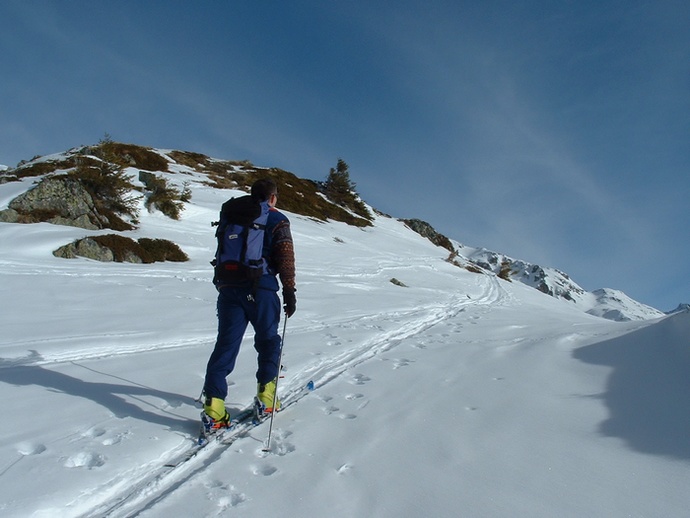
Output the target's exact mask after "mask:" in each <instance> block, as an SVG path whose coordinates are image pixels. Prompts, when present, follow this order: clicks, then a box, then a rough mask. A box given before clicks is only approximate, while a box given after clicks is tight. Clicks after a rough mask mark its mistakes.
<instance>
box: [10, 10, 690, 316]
mask: <svg viewBox="0 0 690 518" xmlns="http://www.w3.org/2000/svg"><path fill="white" fill-rule="evenodd" d="M0 20H2V30H0V45H1V46H2V52H1V53H0V70H1V71H2V80H0V99H1V101H0V102H1V103H2V109H1V110H0V163H2V164H6V165H9V166H14V165H16V164H17V162H19V161H20V160H22V159H30V158H32V157H33V156H34V155H44V154H50V153H54V152H59V151H64V150H66V149H69V148H72V147H74V146H78V145H82V144H92V143H96V142H98V141H99V140H100V139H101V138H103V136H104V135H105V134H106V133H107V134H109V135H110V136H111V137H112V138H113V139H114V140H117V141H121V142H133V143H136V144H141V145H146V146H153V147H163V148H176V149H183V150H189V151H196V152H201V153H205V154H208V155H210V156H213V157H217V158H223V159H248V160H251V161H252V162H253V163H255V164H256V165H261V166H275V167H281V168H283V169H287V170H289V171H292V172H294V173H295V174H297V175H298V176H301V177H304V178H312V179H315V180H322V179H325V177H326V175H327V174H328V171H329V169H330V168H331V167H334V166H335V164H336V161H337V159H338V158H343V159H344V160H345V161H346V162H347V163H348V164H349V166H350V173H351V177H352V180H353V181H354V182H356V184H357V188H358V191H359V192H360V194H361V195H362V197H363V198H364V199H365V200H366V201H368V202H369V203H371V204H372V205H373V206H375V207H376V208H378V209H380V210H382V211H384V212H387V213H389V214H391V215H393V216H396V217H416V218H420V219H424V220H426V221H428V222H429V223H431V224H432V225H433V226H434V227H435V228H436V229H437V230H439V231H440V232H442V233H444V234H446V235H448V236H449V237H451V238H454V239H456V240H458V241H460V242H462V243H463V244H466V245H470V246H483V247H486V248H489V249H491V250H495V251H498V252H502V253H505V254H507V255H510V256H512V257H515V258H518V259H523V260H526V261H530V262H534V263H538V264H541V265H543V266H552V267H556V268H558V269H560V270H562V271H565V272H567V273H568V274H569V275H570V276H571V277H572V278H573V279H574V280H575V281H576V282H578V283H579V284H580V285H581V286H583V287H584V288H585V289H587V290H593V289H596V288H602V287H610V288H616V289H620V290H622V291H624V292H625V293H627V294H628V295H629V296H631V297H633V298H634V299H636V300H639V301H640V302H643V303H646V304H649V305H652V306H654V307H656V308H658V309H661V310H670V309H672V308H674V307H675V306H676V305H677V304H678V303H679V302H690V276H689V274H688V266H689V265H690V259H689V258H690V240H689V239H688V222H689V221H690V204H689V203H688V195H689V194H690V31H689V30H688V27H690V4H688V3H687V2H685V1H681V0H678V1H676V0H651V1H637V0H626V1H605V0H604V1H598V2H593V1H592V2H590V1H586V0H580V1H570V0H563V1H556V0H553V1H546V0H527V1H523V2H515V1H490V0H487V1H485V2H475V1H472V2H470V1H462V0H455V1H433V0H430V1H421V0H418V1H406V0H398V1H395V2H393V1H372V2H365V1H357V2H355V1H347V0H345V1H338V2H324V1H319V0H305V1H299V0H296V1H294V2H285V1H268V2H239V1H231V0H207V1H204V2H190V1H185V2H183V1H177V0H166V1H163V0H160V1H152V0H151V1H135V0H120V1H118V2H112V1H108V2H105V1H100V0H91V1H88V2H87V1H70V2H55V1H34V0H29V1H26V0H5V1H3V2H2V3H1V4H0Z"/></svg>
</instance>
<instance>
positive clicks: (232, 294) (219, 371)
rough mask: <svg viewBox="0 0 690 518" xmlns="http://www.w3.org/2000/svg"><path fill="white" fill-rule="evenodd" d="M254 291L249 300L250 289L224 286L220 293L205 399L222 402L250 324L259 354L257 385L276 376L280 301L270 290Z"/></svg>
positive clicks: (278, 356) (207, 370) (226, 393)
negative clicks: (215, 337)
mask: <svg viewBox="0 0 690 518" xmlns="http://www.w3.org/2000/svg"><path fill="white" fill-rule="evenodd" d="M255 291H256V292H255V294H254V296H253V298H252V297H251V296H250V294H251V289H250V288H231V287H224V288H221V289H220V290H219V293H218V302H217V306H216V307H217V311H218V337H217V339H216V345H215V347H214V349H213V352H212V353H211V357H210V358H209V360H208V364H207V365H206V379H205V381H204V393H205V395H206V397H216V398H220V399H225V397H226V396H227V395H228V382H227V379H226V378H227V376H228V375H229V374H230V373H231V372H232V371H233V369H234V368H235V362H236V360H237V355H238V354H239V352H240V345H241V344H242V338H243V337H244V333H245V331H246V330H247V326H248V324H250V323H251V324H252V327H253V328H254V348H255V349H256V352H257V355H258V357H257V363H258V369H257V371H256V380H257V382H258V383H262V384H263V383H268V382H269V381H271V380H273V379H275V378H276V377H277V376H278V370H279V369H278V362H279V361H280V346H281V344H280V335H279V334H278V324H279V322H280V299H279V298H278V294H277V293H276V292H275V291H272V290H265V289H257V290H255Z"/></svg>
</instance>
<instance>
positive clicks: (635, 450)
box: [0, 183, 690, 517]
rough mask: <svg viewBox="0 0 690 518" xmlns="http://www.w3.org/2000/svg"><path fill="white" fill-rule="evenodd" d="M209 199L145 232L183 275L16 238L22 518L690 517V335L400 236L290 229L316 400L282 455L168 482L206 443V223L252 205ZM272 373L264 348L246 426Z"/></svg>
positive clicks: (0, 235)
mask: <svg viewBox="0 0 690 518" xmlns="http://www.w3.org/2000/svg"><path fill="white" fill-rule="evenodd" d="M18 188H19V187H18V185H17V184H16V183H12V184H6V185H2V186H0V203H4V204H5V205H6V203H7V202H8V200H9V199H11V197H12V195H11V193H10V190H12V191H16V190H17V189H18ZM191 188H192V190H193V195H192V202H191V204H188V206H187V209H186V211H185V212H184V214H183V220H182V221H181V222H174V221H171V220H169V219H168V218H166V217H165V216H163V215H161V214H160V213H152V214H149V213H147V212H145V211H144V212H142V218H141V223H142V224H141V229H140V230H138V231H136V232H135V233H133V234H134V236H135V237H142V236H145V237H159V238H166V239H171V240H173V241H175V242H177V243H178V244H179V245H180V246H181V247H182V249H183V250H184V251H185V252H187V254H188V255H189V256H190V258H191V260H190V262H188V263H183V264H180V263H155V264H152V265H135V264H116V263H113V264H102V263H96V262H94V261H88V260H85V259H75V260H65V259H58V258H55V257H53V256H52V255H51V252H52V250H54V249H56V248H57V247H59V246H61V245H64V244H66V243H68V242H70V241H71V240H73V239H76V238H80V237H84V235H85V233H86V231H84V230H80V229H76V228H70V227H59V226H54V225H49V224H35V225H18V224H7V223H0V240H1V241H2V243H3V246H2V247H1V248H0V329H2V334H1V335H0V395H1V396H2V397H0V408H1V412H2V415H3V416H5V419H3V421H2V423H0V514H2V516H9V517H14V516H17V517H19V516H22V517H23V516H37V517H39V516H50V517H54V516H69V517H71V516H142V517H163V516H165V517H167V516H170V515H171V514H172V515H175V516H267V515H274V516H276V515H277V516H305V515H314V516H325V515H327V516H343V517H350V516H377V517H399V516H410V517H412V516H482V517H505V516H530V517H553V516H559V517H582V516H607V517H619V516H620V517H623V516H644V517H669V516H685V515H686V513H687V509H688V506H689V505H690V497H689V496H688V492H687V488H688V486H689V484H690V469H688V468H689V467H690V464H689V463H690V441H689V440H688V438H687V430H688V428H689V425H690V402H689V400H688V398H687V394H688V393H689V389H690V386H689V385H690V381H689V380H690V376H688V374H689V373H690V343H689V338H688V337H690V313H687V312H682V313H677V314H674V315H672V316H669V317H665V318H661V319H655V320H645V321H640V320H638V321H632V322H612V321H609V320H605V319H602V318H598V317H595V316H591V315H588V314H586V313H583V312H582V311H581V310H578V309H576V308H574V307H573V305H572V304H571V303H569V302H567V301H563V300H558V299H555V298H552V297H546V296H544V295H543V294H542V293H539V292H538V291H536V290H534V289H532V288H529V287H527V286H524V285H523V284H520V283H508V282H505V281H503V280H500V279H498V278H497V277H496V276H494V275H491V274H476V273H470V272H469V271H467V270H465V269H462V268H458V267H457V266H454V265H452V264H450V263H448V262H446V261H445V259H446V257H447V251H445V250H443V249H439V248H438V247H435V246H434V245H432V244H431V243H430V242H429V241H427V240H425V239H423V238H421V237H420V236H418V235H417V234H415V233H414V232H412V231H411V230H409V229H407V228H406V227H405V226H404V224H402V223H400V222H398V221H396V220H394V219H391V218H385V217H380V216H379V217H377V218H376V221H375V226H374V227H373V228H368V229H357V228H353V227H348V226H346V225H344V224H340V223H318V222H315V221H313V220H310V219H307V218H302V217H299V216H296V215H291V220H292V223H293V233H294V237H295V242H296V250H297V262H298V293H297V295H298V311H297V313H296V314H295V316H294V317H293V318H291V319H290V320H289V321H288V326H287V336H286V340H285V358H284V360H285V365H286V368H287V370H286V371H285V378H284V380H283V381H282V382H281V393H283V394H291V393H294V392H296V391H298V390H299V389H300V388H301V387H303V386H304V385H305V384H306V383H307V382H308V381H310V380H313V381H314V382H315V385H316V389H315V390H314V391H313V392H311V393H307V394H306V395H304V397H302V398H301V399H300V400H299V401H298V402H297V403H296V404H294V405H292V406H290V407H289V408H287V409H286V410H285V411H284V412H281V413H279V414H278V415H277V416H276V420H275V428H274V440H273V443H272V449H271V452H270V453H264V452H262V451H261V450H262V447H263V446H264V441H265V438H266V434H267V431H268V427H267V426H266V425H262V426H260V427H257V428H255V429H253V430H251V431H250V432H249V433H248V434H247V435H246V436H245V437H243V438H241V439H239V440H238V441H236V442H235V443H234V444H233V445H232V446H230V447H228V448H227V449H222V448H219V447H214V448H211V449H209V450H208V451H205V452H204V454H203V455H199V456H198V457H195V458H194V459H192V460H191V461H190V462H188V463H186V464H184V465H182V466H181V467H178V468H166V467H165V465H166V464H168V463H169V462H170V461H171V459H174V458H176V457H177V456H178V455H180V454H181V453H182V452H184V451H185V450H186V449H187V448H189V447H190V446H191V445H192V442H193V439H194V437H195V435H196V433H197V431H198V414H199V409H198V407H197V406H196V405H195V403H194V401H193V400H194V398H196V397H197V396H198V395H199V392H200V390H201V385H202V381H203V373H204V368H205V363H206V360H207V358H208V355H209V353H210V351H211V349H212V347H213V341H214V335H215V332H214V329H215V309H214V304H215V293H214V290H213V288H212V286H211V284H210V277H211V271H210V267H209V265H208V260H209V259H210V257H211V255H212V250H213V248H214V243H213V232H212V229H211V227H210V225H209V223H210V221H213V220H214V219H215V216H216V215H217V211H218V207H219V206H220V203H221V202H222V201H224V200H225V199H226V198H227V197H228V196H229V195H230V194H231V192H229V191H218V190H212V189H208V188H205V187H203V186H201V185H198V184H193V185H192V186H191ZM392 278H396V279H398V280H400V281H402V282H403V283H404V284H405V285H406V286H407V287H401V286H397V285H394V284H393V283H391V282H390V280H391V279H392ZM254 362H255V358H254V354H253V349H252V346H251V337H250V336H248V337H247V339H246V341H245V343H244V346H243V351H242V353H241V354H240V358H239V361H238V366H237V369H236V371H235V373H233V374H232V376H231V377H230V382H231V387H230V395H229V397H228V401H227V405H228V407H229V408H230V409H231V411H232V410H233V409H234V410H237V409H239V408H241V407H242V406H244V405H245V404H247V403H248V402H249V401H250V400H251V397H252V396H253V390H254V389H255V383H254V380H253V373H254V370H255V366H254Z"/></svg>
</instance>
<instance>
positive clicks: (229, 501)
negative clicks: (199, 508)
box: [204, 480, 247, 511]
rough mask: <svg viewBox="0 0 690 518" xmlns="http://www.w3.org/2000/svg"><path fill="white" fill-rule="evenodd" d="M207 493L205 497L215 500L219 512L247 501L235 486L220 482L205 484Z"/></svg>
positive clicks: (214, 481)
mask: <svg viewBox="0 0 690 518" xmlns="http://www.w3.org/2000/svg"><path fill="white" fill-rule="evenodd" d="M204 486H206V489H207V492H206V495H207V497H208V499H209V500H217V501H218V507H219V508H220V510H221V511H225V510H226V509H230V508H231V507H237V506H238V505H240V504H241V503H242V502H244V501H246V500H247V496H246V495H245V494H244V493H242V492H240V491H238V490H237V488H235V486H229V485H227V484H225V483H223V482H221V481H220V480H213V481H211V482H208V483H205V484H204Z"/></svg>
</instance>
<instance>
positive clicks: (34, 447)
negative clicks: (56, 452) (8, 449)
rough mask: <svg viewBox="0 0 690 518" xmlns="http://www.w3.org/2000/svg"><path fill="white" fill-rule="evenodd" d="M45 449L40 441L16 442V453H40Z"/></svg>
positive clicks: (26, 454)
mask: <svg viewBox="0 0 690 518" xmlns="http://www.w3.org/2000/svg"><path fill="white" fill-rule="evenodd" d="M44 451H46V447H45V444H41V443H40V442H22V443H19V444H17V453H19V454H20V455H25V456H28V455H40V454H41V453H43V452H44Z"/></svg>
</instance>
